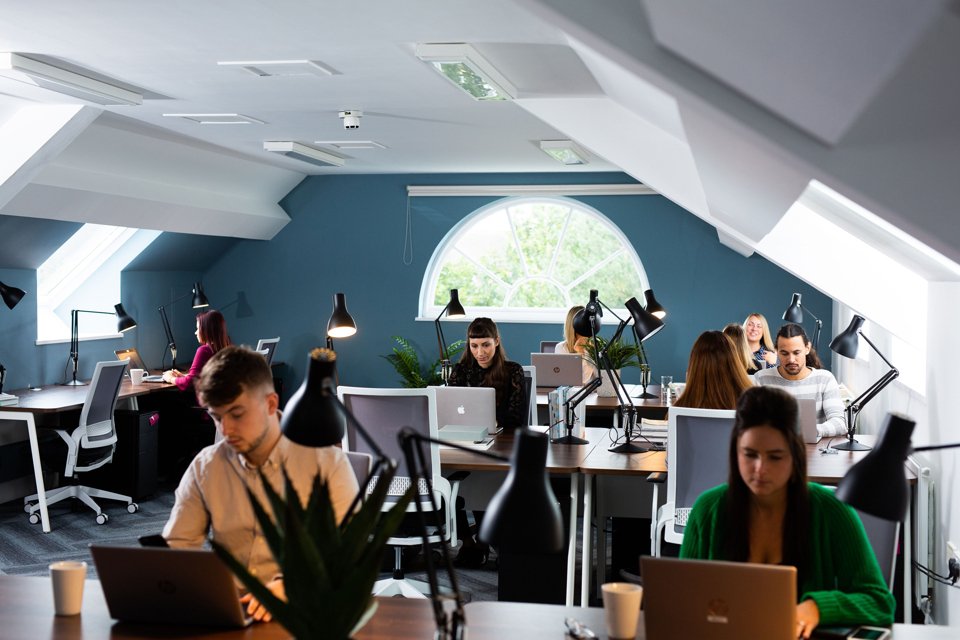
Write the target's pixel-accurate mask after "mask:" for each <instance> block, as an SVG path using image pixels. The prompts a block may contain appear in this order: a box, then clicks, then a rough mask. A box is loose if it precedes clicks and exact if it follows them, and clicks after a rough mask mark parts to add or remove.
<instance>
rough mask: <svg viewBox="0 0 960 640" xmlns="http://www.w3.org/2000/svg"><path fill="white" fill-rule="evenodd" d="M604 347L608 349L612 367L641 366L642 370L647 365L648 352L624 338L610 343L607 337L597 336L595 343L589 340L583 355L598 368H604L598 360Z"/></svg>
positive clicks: (608, 357)
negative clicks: (645, 352) (625, 340)
mask: <svg viewBox="0 0 960 640" xmlns="http://www.w3.org/2000/svg"><path fill="white" fill-rule="evenodd" d="M604 349H606V350H607V359H608V360H609V361H610V368H611V369H615V370H616V369H626V368H627V367H640V368H641V370H642V369H643V367H646V366H647V364H646V362H645V360H646V357H645V355H646V354H644V353H643V350H642V347H640V348H638V347H637V345H635V344H631V343H629V342H624V341H623V340H617V341H616V342H614V343H613V344H609V343H608V342H607V340H606V339H604V338H601V337H600V336H597V338H596V342H595V343H594V341H592V340H589V341H587V344H586V350H585V351H584V353H583V357H584V358H586V360H587V362H589V363H590V364H592V365H593V366H594V367H597V369H602V368H603V367H602V366H600V365H599V364H598V362H599V360H600V356H599V353H600V352H602V351H603V350H604ZM648 368H649V367H648Z"/></svg>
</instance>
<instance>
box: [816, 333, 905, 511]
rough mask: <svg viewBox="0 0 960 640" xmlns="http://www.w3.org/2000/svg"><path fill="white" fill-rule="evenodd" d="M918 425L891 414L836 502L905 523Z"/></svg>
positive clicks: (842, 484)
mask: <svg viewBox="0 0 960 640" xmlns="http://www.w3.org/2000/svg"><path fill="white" fill-rule="evenodd" d="M832 346H833V345H831V347H832ZM915 424H916V423H915V422H914V421H913V420H911V419H910V418H908V417H907V416H905V415H903V414H900V413H890V414H888V415H887V419H886V422H885V423H884V425H883V429H882V430H881V433H880V440H879V441H878V442H877V445H876V447H874V449H873V451H871V452H870V453H868V454H867V456H866V457H865V458H864V459H863V460H861V461H860V462H858V463H857V464H855V465H853V467H852V468H851V469H850V471H848V472H847V474H846V475H845V476H844V477H843V479H841V480H840V484H839V485H838V486H837V498H839V499H840V500H842V501H844V502H846V503H847V504H849V505H850V506H851V507H854V508H855V509H859V510H860V511H863V512H864V513H869V514H870V515H874V516H876V517H878V518H883V519H884V520H892V521H896V522H899V521H901V520H903V518H904V516H905V515H906V513H907V504H908V500H909V495H908V488H907V480H906V477H905V476H904V474H903V463H904V461H905V460H906V459H907V455H908V454H909V453H910V436H911V435H912V434H913V428H914V426H915Z"/></svg>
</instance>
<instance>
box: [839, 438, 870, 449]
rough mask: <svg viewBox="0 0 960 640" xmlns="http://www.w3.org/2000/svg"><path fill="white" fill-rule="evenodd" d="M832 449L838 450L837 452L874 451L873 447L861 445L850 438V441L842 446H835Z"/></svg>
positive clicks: (842, 443)
mask: <svg viewBox="0 0 960 640" xmlns="http://www.w3.org/2000/svg"><path fill="white" fill-rule="evenodd" d="M830 448H831V449H836V450H837V451H870V449H872V448H873V447H868V446H867V445H865V444H860V443H859V442H857V441H856V440H854V439H853V438H850V439H849V440H845V441H844V442H841V443H840V444H835V445H833V446H832V447H830Z"/></svg>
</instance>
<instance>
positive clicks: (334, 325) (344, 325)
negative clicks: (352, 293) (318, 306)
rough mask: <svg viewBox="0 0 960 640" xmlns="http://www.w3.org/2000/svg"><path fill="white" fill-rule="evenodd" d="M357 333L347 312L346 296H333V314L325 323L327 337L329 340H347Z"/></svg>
mask: <svg viewBox="0 0 960 640" xmlns="http://www.w3.org/2000/svg"><path fill="white" fill-rule="evenodd" d="M356 332H357V323H356V322H354V321H353V316H351V315H350V312H349V311H347V296H346V295H344V294H342V293H335V294H333V313H331V314H330V320H328V321H327V335H328V336H330V337H331V338H347V337H349V336H352V335H353V334H355V333H356Z"/></svg>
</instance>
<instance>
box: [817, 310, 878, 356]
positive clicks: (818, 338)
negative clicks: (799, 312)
mask: <svg viewBox="0 0 960 640" xmlns="http://www.w3.org/2000/svg"><path fill="white" fill-rule="evenodd" d="M804 311H806V312H807V313H809V314H810V317H811V318H813V321H814V322H815V323H816V328H815V329H814V330H813V348H814V349H816V348H817V346H818V345H819V344H820V330H821V329H823V321H822V320H821V319H820V318H818V317H817V316H815V315H813V312H812V311H810V309H807V308H806V307H804ZM861 335H863V334H861ZM867 342H870V341H869V340H867ZM880 357H881V358H882V357H883V356H880ZM888 364H889V363H888Z"/></svg>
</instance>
